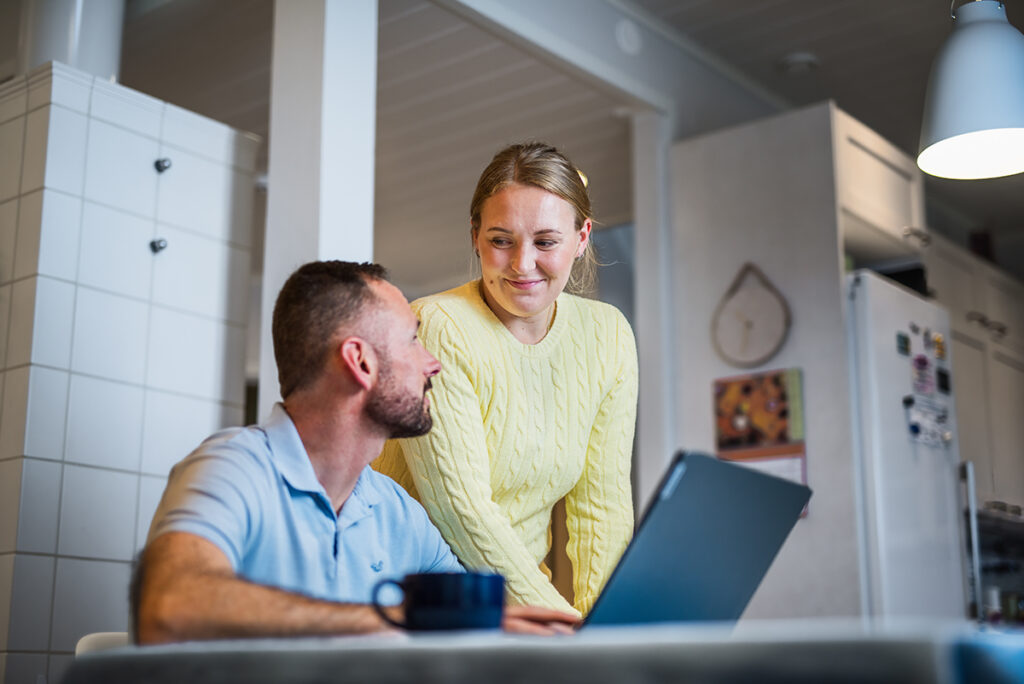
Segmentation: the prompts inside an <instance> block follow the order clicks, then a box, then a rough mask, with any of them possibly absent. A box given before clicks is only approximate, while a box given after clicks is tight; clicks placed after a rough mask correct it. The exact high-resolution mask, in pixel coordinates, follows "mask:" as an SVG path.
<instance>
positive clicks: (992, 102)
mask: <svg viewBox="0 0 1024 684" xmlns="http://www.w3.org/2000/svg"><path fill="white" fill-rule="evenodd" d="M917 165H918V166H919V167H920V168H921V170H922V171H924V172H925V173H929V174H931V175H933V176H941V177H943V178H962V179H968V178H970V179H973V178H996V177H998V176H1009V175H1010V174H1014V173H1020V172H1022V171H1024V35H1021V33H1020V31H1018V30H1017V29H1015V28H1014V27H1013V26H1011V25H1010V22H1009V21H1007V19H1006V9H1005V8H1004V7H1003V4H1002V3H1001V2H996V1H995V0H977V2H969V3H967V4H965V5H963V6H961V7H960V8H959V9H957V12H956V22H955V24H954V26H953V33H952V34H951V35H950V36H949V39H948V40H947V41H946V44H945V45H943V46H942V49H941V50H940V51H939V54H938V57H936V58H935V63H934V64H933V65H932V73H931V77H930V78H929V80H928V92H927V95H926V96H925V107H924V119H923V120H922V124H921V147H920V154H919V155H918V157H917Z"/></svg>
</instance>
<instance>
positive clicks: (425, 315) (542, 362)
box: [374, 143, 637, 615]
mask: <svg viewBox="0 0 1024 684" xmlns="http://www.w3.org/2000/svg"><path fill="white" fill-rule="evenodd" d="M470 222H471V230H470V236H471V239H472V243H473V248H474V250H475V252H476V254H477V256H478V257H479V260H480V271H481V274H482V275H481V278H480V280H476V281H472V282H469V283H466V284H465V285H462V286H460V287H457V288H455V289H453V290H449V291H447V292H442V293H440V294H436V295H431V296H428V297H424V298H422V299H419V300H417V301H416V302H414V303H413V308H414V309H415V310H416V312H417V314H418V315H419V317H420V320H421V323H422V325H421V328H420V333H419V335H420V339H421V341H422V342H423V344H424V346H426V348H427V349H428V350H429V351H430V352H431V353H432V354H434V355H435V356H436V357H437V358H438V359H439V360H440V361H441V364H442V368H443V370H442V372H441V374H440V375H438V376H437V377H436V378H434V389H433V391H432V392H431V395H432V402H433V408H432V411H431V413H432V415H433V417H434V428H433V430H432V431H431V432H430V433H429V434H427V435H425V436H423V437H418V438H412V439H401V440H393V441H390V442H388V443H387V445H386V446H385V448H384V452H383V453H382V455H381V457H380V458H379V459H378V460H377V461H376V463H375V464H374V465H375V467H376V468H377V469H378V470H380V471H381V472H383V473H385V474H387V475H390V476H391V477H393V478H395V479H396V480H397V481H398V482H399V483H401V484H402V485H403V486H404V487H405V488H406V489H407V490H408V491H409V492H410V493H411V494H412V495H413V496H415V497H416V498H417V499H419V500H420V501H421V502H422V503H423V505H424V506H425V507H426V509H427V512H428V513H429V514H430V517H431V519H432V520H433V521H434V523H435V524H436V525H437V526H438V528H439V529H440V530H441V533H442V535H443V536H444V538H445V539H446V540H447V541H448V543H449V544H450V545H451V547H452V549H453V550H454V551H455V553H456V555H458V557H459V558H460V559H461V561H462V562H463V564H465V565H466V566H467V567H468V568H475V569H485V568H486V569H490V570H494V571H497V572H500V573H502V574H503V575H505V577H506V579H507V586H508V597H509V601H510V603H512V604H533V605H541V606H547V607H550V608H556V609H560V610H564V611H570V612H576V613H578V614H580V615H586V613H587V612H589V610H590V608H591V606H592V605H593V603H594V600H595V599H596V598H597V595H598V594H599V593H600V591H601V588H602V587H603V586H604V583H605V581H606V580H607V579H608V576H609V574H610V572H611V571H612V569H613V568H614V567H615V564H616V562H617V561H618V559H619V556H620V555H621V554H622V551H623V550H624V549H625V546H626V544H627V543H628V541H629V538H630V536H631V534H632V530H633V505H632V497H631V487H630V476H629V471H630V461H631V453H632V443H633V431H634V424H635V419H636V396H637V359H636V345H635V342H634V339H633V332H632V330H631V329H630V327H629V324H628V323H627V322H626V320H625V318H624V317H623V316H622V314H621V313H620V312H619V311H618V310H617V309H615V308H614V307H612V306H609V305H607V304H603V303H601V302H597V301H593V300H590V299H584V298H581V297H577V296H574V295H572V294H569V293H567V292H565V290H566V287H567V285H570V284H571V283H572V282H573V281H574V280H575V277H576V276H578V275H579V273H578V272H579V271H580V270H584V271H585V270H586V267H588V266H589V267H590V268H591V272H592V266H593V257H592V255H591V247H590V234H591V230H592V228H593V225H592V221H591V207H590V198H589V196H588V194H587V188H586V185H585V184H584V182H583V180H582V177H581V174H580V173H579V172H578V170H577V169H576V168H575V167H574V166H573V164H572V163H571V162H570V161H569V160H568V159H567V158H566V157H565V156H564V155H562V154H561V153H560V152H559V151H558V150H557V149H555V148H554V147H551V146H550V145H546V144H543V143H529V144H522V145H512V146H510V147H508V148H505V149H504V150H502V151H500V152H498V154H497V155H495V157H494V159H493V160H492V161H491V163H490V164H489V165H488V166H487V168H486V169H485V170H484V172H483V174H482V175H481V176H480V180H479V182H478V184H477V188H476V191H475V192H474V194H473V199H472V202H471V205H470ZM574 265H575V266H576V268H575V269H574ZM574 270H575V271H576V272H577V273H574ZM563 497H565V499H566V516H567V521H566V522H567V527H568V534H569V537H568V539H569V541H568V545H567V548H566V551H567V555H568V557H569V559H570V561H571V563H572V566H573V590H574V596H575V601H574V604H575V605H574V606H570V605H569V603H568V602H567V601H566V600H565V599H564V598H563V597H562V596H561V595H560V594H559V593H558V591H557V590H556V589H555V587H554V586H553V585H552V583H551V573H550V572H549V570H548V569H547V567H546V566H545V565H544V558H545V556H546V555H547V553H548V551H549V548H550V543H551V541H550V540H551V535H550V526H551V510H552V507H553V506H554V504H555V503H556V502H557V501H558V500H559V499H561V498H563Z"/></svg>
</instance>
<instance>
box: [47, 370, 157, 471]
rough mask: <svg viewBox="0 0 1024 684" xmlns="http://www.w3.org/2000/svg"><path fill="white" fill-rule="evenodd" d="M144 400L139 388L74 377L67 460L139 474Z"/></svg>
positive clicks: (65, 456)
mask: <svg viewBox="0 0 1024 684" xmlns="http://www.w3.org/2000/svg"><path fill="white" fill-rule="evenodd" d="M143 396H144V391H143V389H142V387H140V386H138V385H128V384H125V383H121V382H112V381H110V380H101V379H99V378H93V377H89V376H85V375H78V374H74V375H72V376H71V390H70V394H69V399H68V436H67V449H66V450H65V452H64V459H65V460H66V461H68V462H71V463H82V464H85V465H93V466H102V467H106V468H116V469H119V470H129V471H133V472H137V471H138V469H139V448H140V446H141V444H142V411H143Z"/></svg>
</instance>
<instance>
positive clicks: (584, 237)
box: [576, 219, 594, 259]
mask: <svg viewBox="0 0 1024 684" xmlns="http://www.w3.org/2000/svg"><path fill="white" fill-rule="evenodd" d="M593 227H594V224H593V221H591V220H590V219H587V220H586V221H584V222H583V225H582V226H580V229H579V230H578V231H576V233H577V234H578V235H579V236H580V245H579V247H577V248H576V258H577V259H579V258H580V257H581V256H583V253H584V252H585V251H587V243H589V242H590V231H591V230H592V229H593Z"/></svg>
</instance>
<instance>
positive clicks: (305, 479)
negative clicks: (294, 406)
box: [261, 402, 329, 500]
mask: <svg viewBox="0 0 1024 684" xmlns="http://www.w3.org/2000/svg"><path fill="white" fill-rule="evenodd" d="M261 427H262V428H263V432H264V433H266V435H267V442H268V443H269V445H270V453H271V454H273V456H274V465H275V466H276V467H277V470H278V472H280V473H281V476H282V477H284V479H285V481H286V482H287V483H288V484H289V485H290V486H291V488H292V489H297V490H299V491H303V492H310V493H311V494H323V496H324V498H327V492H325V491H324V487H323V485H322V484H320V480H318V479H316V473H315V472H314V471H313V464H312V463H311V462H310V460H309V454H307V453H306V447H305V446H303V444H302V439H301V438H300V437H299V431H298V430H296V429H295V423H293V422H292V419H291V416H289V415H288V412H287V411H285V410H284V404H282V403H280V402H278V403H276V404H274V408H273V410H272V411H271V412H270V417H269V418H267V419H266V420H265V421H264V422H263V425H262V426H261ZM328 500H329V499H328Z"/></svg>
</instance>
